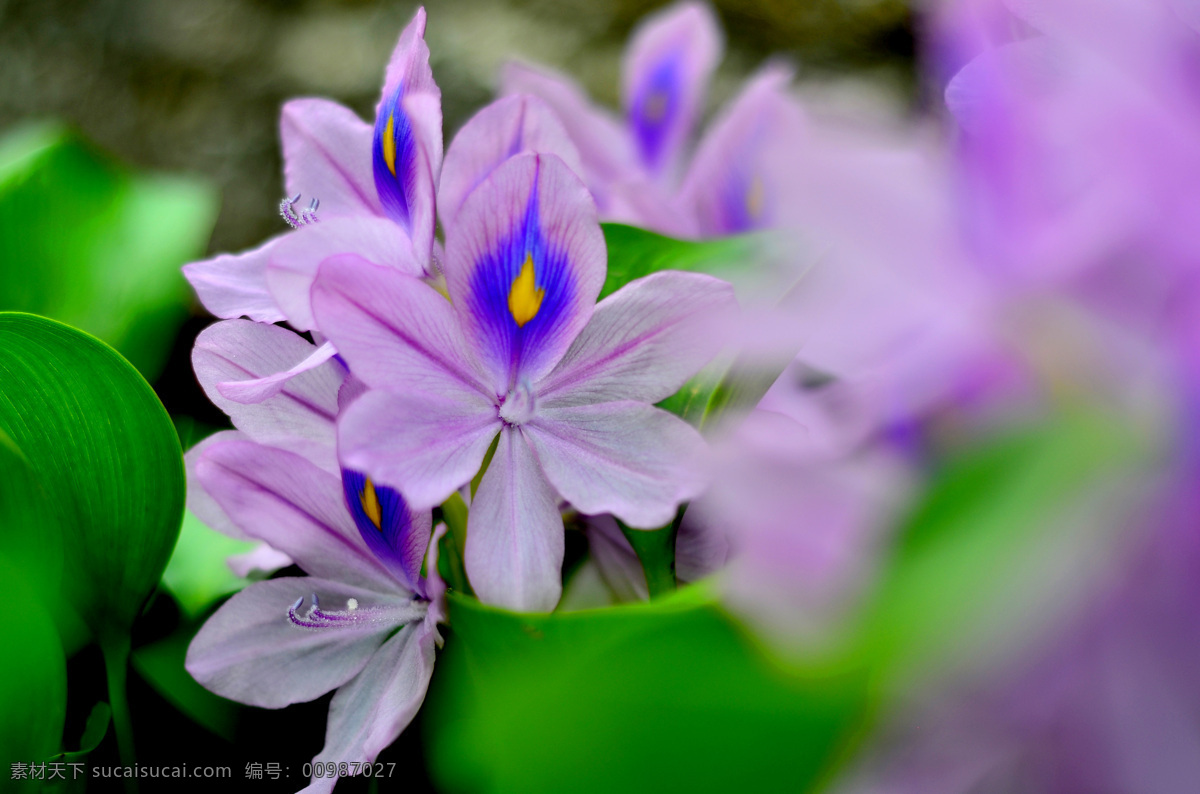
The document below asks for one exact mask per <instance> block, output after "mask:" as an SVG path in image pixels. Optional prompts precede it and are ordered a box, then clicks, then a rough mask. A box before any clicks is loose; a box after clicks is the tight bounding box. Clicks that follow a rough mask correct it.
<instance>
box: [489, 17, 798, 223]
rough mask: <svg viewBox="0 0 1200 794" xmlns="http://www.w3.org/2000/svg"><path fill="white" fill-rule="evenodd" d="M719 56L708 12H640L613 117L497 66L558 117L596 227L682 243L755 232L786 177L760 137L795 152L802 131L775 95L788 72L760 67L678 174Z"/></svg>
mask: <svg viewBox="0 0 1200 794" xmlns="http://www.w3.org/2000/svg"><path fill="white" fill-rule="evenodd" d="M721 48H722V42H721V32H720V28H719V26H718V23H717V20H716V18H715V16H714V14H713V12H712V10H711V9H710V8H709V7H708V6H707V5H705V4H702V3H696V2H680V3H676V4H675V5H673V6H671V7H669V8H667V9H665V10H663V11H660V12H658V13H655V14H652V15H650V16H648V17H647V18H646V19H645V20H643V21H642V22H641V23H640V25H639V26H638V28H637V30H636V31H635V32H634V33H633V35H632V37H631V38H630V41H629V46H628V49H627V50H626V53H625V63H624V69H623V82H622V98H623V104H624V106H625V119H624V120H618V119H615V118H613V117H612V116H611V115H610V114H609V113H608V112H607V111H605V110H603V109H601V108H598V107H596V106H594V105H593V104H592V103H591V102H589V101H588V99H587V98H586V96H585V95H584V94H583V92H582V90H581V89H580V88H579V87H578V86H576V85H575V84H574V83H572V82H571V81H570V80H569V79H568V78H566V77H564V76H561V75H557V74H553V73H550V72H548V71H545V70H542V69H535V68H532V67H528V66H524V65H521V64H510V65H509V66H508V67H507V68H506V69H505V72H504V76H503V86H502V91H503V93H506V94H511V93H528V94H533V95H536V96H539V97H541V98H542V99H544V100H545V101H546V102H547V103H548V104H549V105H550V107H551V108H552V109H553V110H554V112H555V113H557V114H558V116H559V118H560V119H562V122H563V125H564V126H565V127H566V129H567V132H568V133H569V134H570V136H571V139H572V140H573V141H574V142H575V145H576V146H577V147H579V152H580V155H581V157H582V161H583V171H582V173H581V176H583V177H584V179H585V181H586V182H587V184H588V187H589V188H590V189H591V191H592V194H593V195H594V196H595V198H596V202H597V204H598V206H599V208H600V211H601V214H602V216H603V217H604V218H605V219H610V220H619V221H625V222H630V223H635V224H637V225H640V226H645V227H648V228H651V229H654V230H656V231H660V232H663V233H666V234H675V235H683V236H692V237H694V236H701V237H713V236H721V235H726V234H736V233H739V232H745V231H751V230H754V229H761V228H766V227H769V226H771V225H772V224H773V223H774V220H775V218H774V212H775V206H776V203H777V200H778V197H777V194H778V193H779V192H780V191H782V190H785V189H786V188H787V186H788V182H789V180H790V178H791V176H792V175H790V174H786V173H781V172H780V170H779V168H778V164H774V163H771V162H769V161H768V160H767V159H765V158H763V157H762V156H761V152H762V150H763V148H764V147H765V146H766V145H767V144H768V143H769V142H770V141H772V140H789V141H791V142H792V143H793V144H795V143H796V137H797V135H798V134H799V133H800V132H801V130H802V127H803V119H802V113H801V112H800V109H799V107H798V106H797V105H796V103H794V102H793V101H792V100H791V99H790V98H789V97H788V96H787V94H786V87H787V84H788V82H789V81H790V79H791V71H790V70H789V69H787V68H785V67H782V66H779V65H775V64H771V65H768V66H767V67H765V68H764V69H763V70H762V71H761V72H760V73H759V74H758V75H757V76H755V77H754V78H752V79H751V81H750V83H749V84H748V85H747V86H746V88H745V89H744V90H743V92H742V94H741V95H740V96H739V97H737V98H736V99H735V100H734V101H733V103H732V104H731V105H730V107H729V108H728V109H727V110H726V111H725V113H724V114H722V115H721V117H720V118H719V119H718V120H717V121H716V122H715V123H714V125H713V127H712V128H711V129H710V131H709V132H708V133H707V135H706V136H705V138H704V139H703V140H702V141H701V143H700V145H699V147H698V150H697V154H696V157H695V159H694V160H692V161H691V164H690V165H689V166H688V167H687V169H686V174H685V173H684V166H685V164H686V159H687V158H686V157H685V154H686V152H687V150H688V149H689V146H690V143H691V138H692V134H693V130H694V128H695V125H696V120H697V119H698V118H699V116H700V114H701V113H702V111H703V109H704V96H705V91H706V88H707V84H708V81H709V78H710V77H711V75H712V72H713V69H714V68H715V67H716V65H717V61H718V60H719V59H720V55H721ZM681 175H682V177H683V178H682V180H681ZM681 185H682V186H681Z"/></svg>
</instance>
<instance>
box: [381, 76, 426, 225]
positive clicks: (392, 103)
mask: <svg viewBox="0 0 1200 794" xmlns="http://www.w3.org/2000/svg"><path fill="white" fill-rule="evenodd" d="M403 98H404V86H403V85H400V86H399V87H398V88H397V89H396V91H395V93H393V94H392V96H391V97H390V98H389V99H388V100H387V101H386V102H384V103H383V106H382V107H381V108H380V109H379V117H378V118H376V119H375V135H374V139H373V141H372V144H371V152H372V162H373V167H374V172H375V190H376V191H377V192H378V193H379V201H380V203H382V204H383V209H384V212H386V213H387V215H388V217H389V218H391V219H392V220H394V221H396V222H397V223H399V224H400V225H401V226H403V227H404V228H405V229H407V230H409V231H410V232H411V231H412V211H411V207H412V202H413V192H414V191H415V186H416V169H417V141H416V137H415V136H414V135H413V128H412V121H411V120H410V119H409V118H408V114H406V113H405V112H404V107H403V103H402V102H401V100H402V99H403Z"/></svg>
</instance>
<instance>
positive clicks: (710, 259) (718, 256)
mask: <svg viewBox="0 0 1200 794" xmlns="http://www.w3.org/2000/svg"><path fill="white" fill-rule="evenodd" d="M600 226H601V228H602V229H603V230H604V242H605V243H606V244H607V246H608V275H607V276H606V277H605V279H604V287H603V288H602V289H601V290H600V297H601V298H606V297H608V296H609V295H611V294H612V293H614V292H616V291H617V290H619V289H620V288H621V287H623V286H625V285H626V284H628V283H629V282H630V281H633V280H634V279H638V278H641V277H643V276H648V275H650V274H651V273H657V272H658V271H660V270H688V271H693V272H697V273H708V274H709V275H713V276H718V277H720V278H724V279H728V280H731V281H733V280H735V278H736V277H738V276H739V275H745V274H746V273H747V272H753V271H754V270H755V268H756V267H757V266H758V265H759V264H760V263H761V262H762V260H763V256H764V241H763V238H762V237H760V236H757V235H742V236H738V237H722V238H719V239H716V240H701V241H693V240H676V239H674V238H672V237H665V236H663V235H661V234H657V233H655V232H651V231H648V230H646V229H639V228H637V227H636V226H626V225H624V224H621V223H603V224H601V225H600Z"/></svg>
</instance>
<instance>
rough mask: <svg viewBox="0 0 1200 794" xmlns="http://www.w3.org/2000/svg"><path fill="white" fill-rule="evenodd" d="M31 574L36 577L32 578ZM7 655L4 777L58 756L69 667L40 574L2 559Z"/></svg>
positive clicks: (2, 668) (2, 682)
mask: <svg viewBox="0 0 1200 794" xmlns="http://www.w3.org/2000/svg"><path fill="white" fill-rule="evenodd" d="M31 574H33V575H31ZM0 581H3V582H4V611H5V617H4V652H3V653H0V774H2V775H4V776H6V777H7V775H8V773H9V765H10V764H12V763H31V762H34V761H43V760H45V759H47V758H49V757H50V756H52V755H53V754H55V753H57V752H58V750H59V743H60V742H61V741H62V730H63V723H64V721H65V719H66V713H67V662H66V658H65V657H64V656H63V649H62V645H61V643H60V642H59V638H58V633H57V632H56V631H55V627H54V620H53V617H52V616H51V614H50V612H49V611H48V610H46V609H44V608H43V604H42V597H41V595H40V592H39V589H38V587H37V586H36V585H37V584H38V583H37V582H36V572H35V571H29V570H28V569H26V568H24V567H22V566H20V565H17V564H14V562H13V561H12V560H9V559H8V558H6V557H3V556H0Z"/></svg>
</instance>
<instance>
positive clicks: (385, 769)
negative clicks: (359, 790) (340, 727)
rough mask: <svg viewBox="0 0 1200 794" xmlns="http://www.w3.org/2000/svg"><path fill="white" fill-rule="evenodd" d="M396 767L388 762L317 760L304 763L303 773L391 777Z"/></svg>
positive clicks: (309, 774)
mask: <svg viewBox="0 0 1200 794" xmlns="http://www.w3.org/2000/svg"><path fill="white" fill-rule="evenodd" d="M395 768H396V765H395V764H394V763H390V764H368V763H365V762H362V761H341V762H338V761H317V762H316V763H312V764H305V765H304V768H303V770H302V771H303V774H304V776H305V777H309V778H312V777H355V776H357V775H361V776H363V777H391V776H392V771H393V770H394V769H395Z"/></svg>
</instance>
